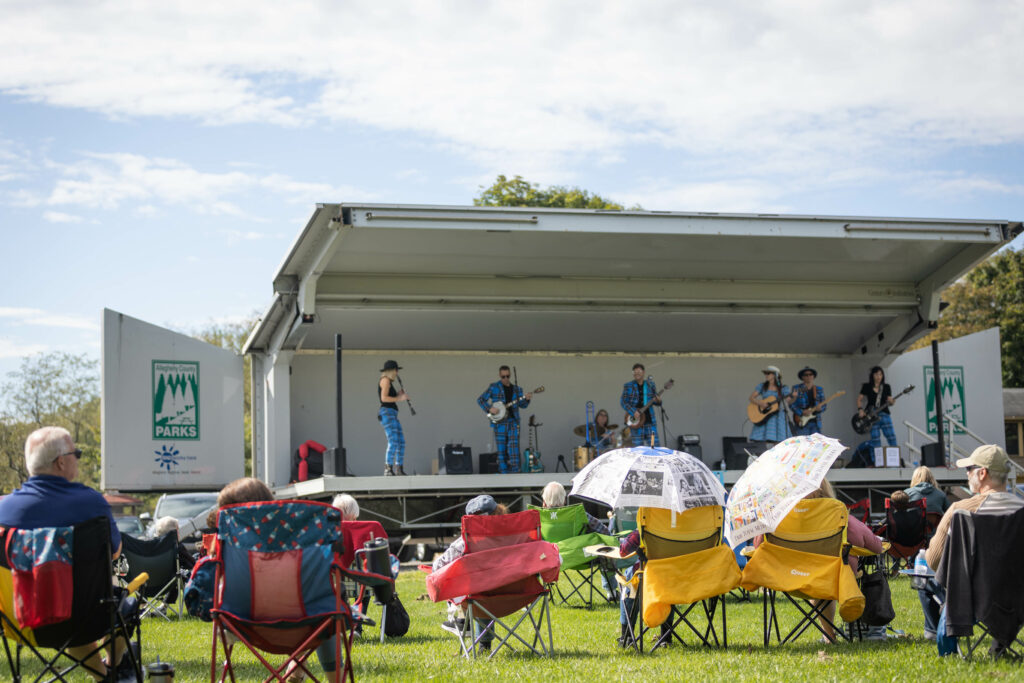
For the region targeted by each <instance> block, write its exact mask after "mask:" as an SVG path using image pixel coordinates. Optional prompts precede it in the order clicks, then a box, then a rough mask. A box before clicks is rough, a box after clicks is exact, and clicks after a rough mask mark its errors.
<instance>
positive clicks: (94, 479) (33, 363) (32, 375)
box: [0, 351, 100, 490]
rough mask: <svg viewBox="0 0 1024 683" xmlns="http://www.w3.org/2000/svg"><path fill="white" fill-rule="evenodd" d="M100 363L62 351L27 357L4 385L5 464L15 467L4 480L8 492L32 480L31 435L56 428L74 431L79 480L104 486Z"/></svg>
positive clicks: (0, 420)
mask: <svg viewBox="0 0 1024 683" xmlns="http://www.w3.org/2000/svg"><path fill="white" fill-rule="evenodd" d="M98 368H99V361H98V360H96V359H95V358H90V357H89V356H88V355H86V354H82V355H74V354H70V353H64V352H61V351H57V352H53V353H37V354H34V355H31V356H26V357H25V358H23V359H22V361H21V367H20V368H19V369H18V370H16V371H14V372H10V373H8V377H9V378H10V380H11V381H9V382H6V383H4V385H3V395H4V397H5V398H6V401H7V406H6V409H5V410H4V411H3V413H2V414H0V466H3V465H7V467H9V468H11V469H10V470H7V471H5V472H4V476H3V478H2V479H0V481H2V484H3V486H4V488H5V490H10V489H11V488H15V487H16V486H19V485H20V484H21V483H22V482H23V481H24V480H25V479H27V478H28V472H27V471H26V470H25V457H24V447H25V438H26V437H27V436H28V434H29V433H30V432H31V431H32V430H34V429H38V428H39V427H43V426H46V425H54V426H57V427H64V428H65V429H67V430H68V431H69V432H71V438H72V439H73V440H74V442H75V444H77V445H78V447H79V448H81V449H82V459H81V461H79V467H78V469H79V475H78V480H79V481H81V482H82V483H83V484H85V485H86V486H92V487H94V488H96V487H98V486H99V480H100V394H99V376H98V374H97V371H98Z"/></svg>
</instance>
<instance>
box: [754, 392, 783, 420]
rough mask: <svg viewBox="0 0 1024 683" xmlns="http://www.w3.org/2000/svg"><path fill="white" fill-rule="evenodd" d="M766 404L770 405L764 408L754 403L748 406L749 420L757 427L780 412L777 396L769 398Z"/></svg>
mask: <svg viewBox="0 0 1024 683" xmlns="http://www.w3.org/2000/svg"><path fill="white" fill-rule="evenodd" d="M764 402H765V403H767V404H768V405H767V406H765V407H764V408H762V407H761V406H759V405H757V404H756V403H754V402H753V401H751V402H750V403H748V404H747V418H748V419H749V420H750V421H751V422H753V423H754V424H756V425H759V424H761V423H762V422H764V421H765V420H767V419H768V418H769V417H771V416H772V415H774V414H775V413H777V412H779V405H780V404H779V399H778V397H777V396H767V397H765V399H764Z"/></svg>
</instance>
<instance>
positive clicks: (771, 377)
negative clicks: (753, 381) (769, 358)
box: [750, 365, 793, 445]
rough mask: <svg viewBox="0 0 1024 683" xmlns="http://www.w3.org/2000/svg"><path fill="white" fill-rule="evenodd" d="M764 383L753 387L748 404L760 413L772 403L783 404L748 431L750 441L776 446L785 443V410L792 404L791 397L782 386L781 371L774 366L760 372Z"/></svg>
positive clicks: (786, 435) (786, 426)
mask: <svg viewBox="0 0 1024 683" xmlns="http://www.w3.org/2000/svg"><path fill="white" fill-rule="evenodd" d="M761 373H762V374H763V375H764V381H763V382H761V383H760V384H758V385H756V386H755V387H754V391H753V393H751V394H750V402H751V403H753V404H755V405H757V407H758V408H760V409H761V410H762V411H764V410H767V409H768V408H770V407H771V406H772V404H774V403H779V402H783V403H785V405H779V406H778V409H777V410H775V412H773V413H772V414H771V415H769V416H768V418H767V419H765V420H764V421H763V422H761V423H760V424H755V425H754V428H753V429H752V430H751V431H750V440H751V441H763V442H765V443H766V444H773V445H774V444H776V443H778V442H780V441H785V440H786V439H788V438H789V437H790V436H791V434H790V433H789V420H787V419H786V409H785V407H786V406H788V405H789V404H790V403H792V402H793V396H792V394H791V392H790V390H789V387H787V386H785V385H784V384H782V371H781V370H779V369H778V368H777V367H775V366H774V365H767V366H765V368H764V370H762V371H761Z"/></svg>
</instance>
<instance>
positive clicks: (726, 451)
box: [722, 436, 747, 470]
mask: <svg viewBox="0 0 1024 683" xmlns="http://www.w3.org/2000/svg"><path fill="white" fill-rule="evenodd" d="M746 442H747V437H745V436H723V437H722V459H723V460H725V468H726V469H727V470H734V469H741V470H742V469H746V467H747V461H746V457H747V456H746V454H745V453H744V455H743V457H744V460H743V464H742V465H741V466H740V467H739V468H736V467H733V466H732V465H730V464H729V463H730V462H733V461H732V460H729V458H730V457H731V456H732V455H733V452H734V451H733V447H732V445H733V444H734V443H746ZM741 452H742V451H741Z"/></svg>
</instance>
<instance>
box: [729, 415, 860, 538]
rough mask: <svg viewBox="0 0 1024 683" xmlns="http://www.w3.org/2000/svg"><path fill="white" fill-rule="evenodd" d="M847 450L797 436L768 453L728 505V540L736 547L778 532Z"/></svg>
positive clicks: (824, 439) (749, 471)
mask: <svg viewBox="0 0 1024 683" xmlns="http://www.w3.org/2000/svg"><path fill="white" fill-rule="evenodd" d="M845 450H846V446H844V445H843V444H841V443H839V441H838V440H837V439H831V438H829V437H827V436H822V435H821V434H811V435H810V436H794V437H792V438H789V439H786V440H785V441H781V442H779V443H778V444H776V445H775V446H774V447H773V448H771V449H770V450H767V451H765V452H764V453H763V454H762V455H761V457H759V458H758V459H757V460H756V461H755V462H754V463H752V464H751V465H750V466H749V467H747V471H746V472H744V473H743V475H742V476H741V477H740V478H739V480H738V481H737V482H736V484H735V485H734V486H733V487H732V490H731V491H730V492H729V501H728V502H727V503H726V505H725V520H726V526H725V537H726V539H727V540H728V541H729V544H730V545H732V546H733V547H735V546H737V545H739V544H740V543H744V542H746V541H747V540H749V539H751V538H754V537H755V536H758V535H760V534H764V533H767V532H770V531H774V530H775V527H776V526H778V524H779V522H781V521H782V518H783V517H785V516H786V515H787V514H789V511H790V510H792V509H793V508H794V507H795V506H796V504H797V503H798V502H799V501H800V500H801V499H802V498H803V497H804V496H806V495H807V494H808V493H810V492H812V491H814V490H815V489H817V488H818V487H819V486H821V480H822V479H824V478H825V474H826V473H827V472H828V471H829V468H831V467H832V463H833V462H835V459H836V458H838V457H839V454H840V453H842V452H843V451H845Z"/></svg>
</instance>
